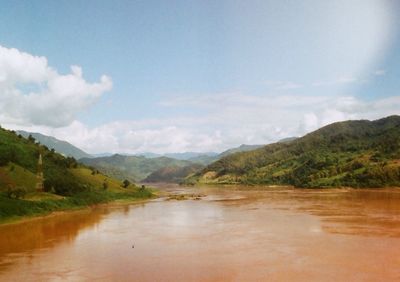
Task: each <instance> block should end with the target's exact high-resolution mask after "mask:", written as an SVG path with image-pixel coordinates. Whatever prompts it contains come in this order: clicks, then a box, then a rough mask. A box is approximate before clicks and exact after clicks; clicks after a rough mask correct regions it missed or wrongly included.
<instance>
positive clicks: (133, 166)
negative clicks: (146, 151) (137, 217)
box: [80, 154, 192, 182]
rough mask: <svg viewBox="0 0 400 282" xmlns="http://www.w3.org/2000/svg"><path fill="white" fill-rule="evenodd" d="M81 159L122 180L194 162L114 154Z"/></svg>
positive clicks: (138, 178)
mask: <svg viewBox="0 0 400 282" xmlns="http://www.w3.org/2000/svg"><path fill="white" fill-rule="evenodd" d="M80 161H81V162H82V163H84V164H86V165H89V166H91V167H94V168H96V169H98V170H100V171H101V172H103V173H105V174H107V175H110V176H112V177H115V178H117V179H120V180H124V179H128V180H130V181H131V182H135V181H141V180H143V179H145V178H146V177H147V176H148V175H150V174H151V173H152V172H155V171H157V170H159V169H161V168H164V167H168V166H177V167H183V166H187V165H190V164H192V163H191V162H189V161H185V160H176V159H172V158H167V157H158V158H146V157H144V156H125V155H118V154H115V155H112V156H110V157H100V158H83V159H80Z"/></svg>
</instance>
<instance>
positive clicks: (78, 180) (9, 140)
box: [0, 128, 122, 195]
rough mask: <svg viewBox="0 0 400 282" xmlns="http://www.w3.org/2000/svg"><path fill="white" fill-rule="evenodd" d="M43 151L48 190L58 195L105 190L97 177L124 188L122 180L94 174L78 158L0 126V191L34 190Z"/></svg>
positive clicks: (111, 184) (46, 188) (117, 187)
mask: <svg viewBox="0 0 400 282" xmlns="http://www.w3.org/2000/svg"><path fill="white" fill-rule="evenodd" d="M39 153H41V154H42V157H43V174H44V178H45V181H44V186H45V190H46V191H50V190H52V189H54V191H55V193H57V194H60V195H72V194H75V193H79V192H83V191H87V190H90V189H92V188H93V189H95V188H100V189H102V188H103V187H102V183H101V184H96V183H95V182H94V181H93V179H95V178H102V179H103V181H104V180H105V181H108V184H109V188H111V189H114V190H121V189H122V188H121V189H120V185H121V183H120V182H119V181H117V182H118V184H115V183H116V180H113V179H111V178H109V177H107V176H105V175H101V174H95V173H93V174H92V171H91V170H90V169H89V168H86V167H84V166H82V165H80V164H78V163H77V161H76V160H75V159H73V158H71V157H64V156H62V155H60V154H58V153H56V152H53V151H51V150H49V149H48V148H47V147H46V146H43V145H40V144H37V143H35V140H34V139H25V138H23V137H22V136H20V135H17V134H16V133H15V132H13V131H8V130H5V129H1V128H0V191H5V190H6V189H8V188H9V187H22V188H24V189H25V190H26V191H27V192H34V191H35V186H36V181H37V180H36V172H37V162H38V156H39ZM83 171H87V172H88V173H85V175H86V176H84V177H83V176H82V173H78V172H83ZM114 184H115V185H114ZM121 191H122V190H121Z"/></svg>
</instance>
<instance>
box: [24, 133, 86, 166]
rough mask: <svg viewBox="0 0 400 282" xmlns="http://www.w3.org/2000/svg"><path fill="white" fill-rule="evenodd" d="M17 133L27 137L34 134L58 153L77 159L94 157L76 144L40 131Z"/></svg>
mask: <svg viewBox="0 0 400 282" xmlns="http://www.w3.org/2000/svg"><path fill="white" fill-rule="evenodd" d="M17 134H21V135H22V136H23V137H25V138H28V136H29V135H32V137H33V138H35V139H36V140H37V141H39V142H40V144H43V145H46V146H47V147H49V148H50V149H54V150H56V151H57V152H58V153H60V154H63V155H65V156H67V157H73V158H75V159H77V160H79V159H81V158H90V157H92V156H91V155H89V154H88V153H86V152H84V151H82V150H81V149H79V148H77V147H75V146H74V145H72V144H70V143H68V142H66V141H62V140H58V139H57V138H54V137H52V136H47V135H43V134H40V133H31V132H26V131H23V130H19V131H17Z"/></svg>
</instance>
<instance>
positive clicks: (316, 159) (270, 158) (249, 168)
mask: <svg viewBox="0 0 400 282" xmlns="http://www.w3.org/2000/svg"><path fill="white" fill-rule="evenodd" d="M186 182H188V183H193V182H203V183H243V184H266V185H293V186H296V187H338V186H349V187H384V186H400V117H399V116H391V117H387V118H384V119H380V120H376V121H372V122H371V121H367V120H360V121H346V122H338V123H334V124H331V125H328V126H325V127H323V128H321V129H319V130H316V131H314V132H312V133H310V134H307V135H306V136H304V137H302V138H298V139H296V140H292V141H290V142H283V143H282V142H280V143H279V142H278V143H274V144H270V145H267V146H264V147H262V148H260V149H257V150H253V151H249V152H241V153H236V154H232V155H229V156H226V157H224V158H222V159H220V160H218V161H216V162H214V163H212V164H210V165H209V166H207V167H206V168H204V169H203V170H202V171H201V172H199V173H197V174H195V175H194V176H192V177H189V178H187V179H186Z"/></svg>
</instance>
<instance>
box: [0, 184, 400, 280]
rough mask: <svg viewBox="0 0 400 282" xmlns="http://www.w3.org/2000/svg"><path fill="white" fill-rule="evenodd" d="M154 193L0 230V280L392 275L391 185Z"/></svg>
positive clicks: (399, 195) (397, 207) (397, 261)
mask: <svg viewBox="0 0 400 282" xmlns="http://www.w3.org/2000/svg"><path fill="white" fill-rule="evenodd" d="M160 189H162V190H163V191H165V197H161V198H159V199H155V200H151V201H149V202H147V203H140V204H132V205H124V206H100V207H97V208H93V209H91V210H82V211H74V212H70V213H64V214H59V215H54V216H50V217H44V218H40V219H35V220H31V221H28V222H23V223H19V224H11V225H4V226H0V280H1V281H399V280H400V251H399V250H400V189H396V188H393V189H363V190H356V189H327V190H323V189H308V190H307V189H294V188H291V187H261V186H260V187H245V186H229V187H223V186H219V187H209V186H208V187H178V186H173V185H170V186H162V187H160ZM182 194H183V195H188V196H187V197H186V196H185V197H176V195H182ZM171 195H174V196H173V197H171Z"/></svg>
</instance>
